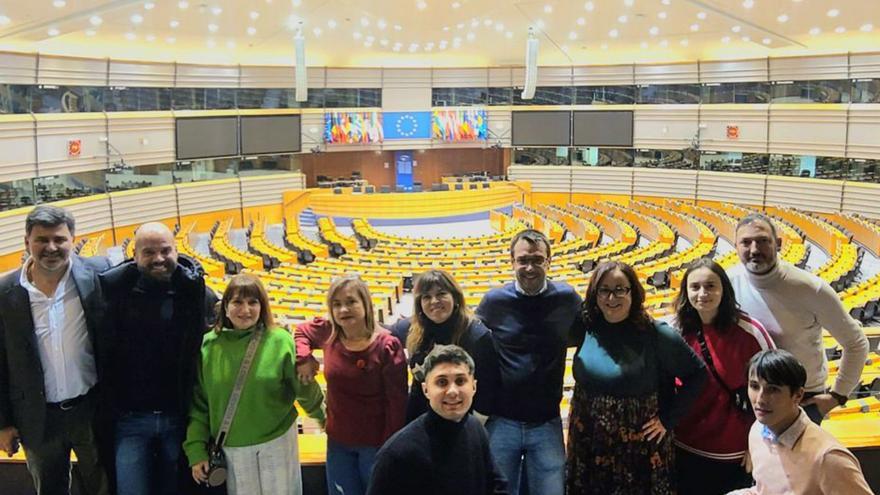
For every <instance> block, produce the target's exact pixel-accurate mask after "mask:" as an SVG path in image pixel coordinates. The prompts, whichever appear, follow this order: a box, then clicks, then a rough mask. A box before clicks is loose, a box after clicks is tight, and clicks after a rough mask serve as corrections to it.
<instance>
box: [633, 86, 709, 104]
mask: <svg viewBox="0 0 880 495" xmlns="http://www.w3.org/2000/svg"><path fill="white" fill-rule="evenodd" d="M701 91H702V88H701V87H700V85H699V84H655V85H650V86H641V87H639V98H638V103H641V104H645V105H669V104H697V103H700V93H701Z"/></svg>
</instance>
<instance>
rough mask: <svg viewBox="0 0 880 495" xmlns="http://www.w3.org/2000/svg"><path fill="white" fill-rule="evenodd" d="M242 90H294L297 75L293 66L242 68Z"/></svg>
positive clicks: (247, 66)
mask: <svg viewBox="0 0 880 495" xmlns="http://www.w3.org/2000/svg"><path fill="white" fill-rule="evenodd" d="M240 84H241V87H242V88H293V87H294V86H296V74H295V71H294V68H293V66H292V65H275V66H268V65H263V66H254V65H242V66H241V79H240Z"/></svg>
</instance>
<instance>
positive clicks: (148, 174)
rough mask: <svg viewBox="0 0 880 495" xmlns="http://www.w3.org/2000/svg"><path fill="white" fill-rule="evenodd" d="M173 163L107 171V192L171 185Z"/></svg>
mask: <svg viewBox="0 0 880 495" xmlns="http://www.w3.org/2000/svg"><path fill="white" fill-rule="evenodd" d="M173 168H174V164H173V163H163V164H158V165H143V166H140V167H133V168H127V169H118V170H108V171H107V174H106V176H105V178H106V180H107V191H108V192H113V191H126V190H129V189H141V188H144V187H153V186H162V185H167V184H172V183H173V179H172V175H171V171H172V169H173Z"/></svg>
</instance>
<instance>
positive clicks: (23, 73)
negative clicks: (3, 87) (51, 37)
mask: <svg viewBox="0 0 880 495" xmlns="http://www.w3.org/2000/svg"><path fill="white" fill-rule="evenodd" d="M36 82H37V54H36V53H12V52H0V84H36Z"/></svg>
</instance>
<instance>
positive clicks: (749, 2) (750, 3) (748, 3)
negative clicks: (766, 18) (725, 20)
mask: <svg viewBox="0 0 880 495" xmlns="http://www.w3.org/2000/svg"><path fill="white" fill-rule="evenodd" d="M754 6H755V0H745V1H744V2H743V7H745V8H747V9H750V8H752V7H754Z"/></svg>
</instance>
